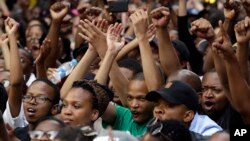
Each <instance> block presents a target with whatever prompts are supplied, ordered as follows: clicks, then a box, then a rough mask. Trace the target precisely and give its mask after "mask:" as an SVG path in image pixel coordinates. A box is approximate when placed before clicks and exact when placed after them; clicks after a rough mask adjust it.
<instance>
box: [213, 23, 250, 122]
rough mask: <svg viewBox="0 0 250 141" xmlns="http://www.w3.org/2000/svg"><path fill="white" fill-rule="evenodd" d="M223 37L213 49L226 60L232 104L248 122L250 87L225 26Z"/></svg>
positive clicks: (249, 114) (249, 116)
mask: <svg viewBox="0 0 250 141" xmlns="http://www.w3.org/2000/svg"><path fill="white" fill-rule="evenodd" d="M220 28H221V34H222V37H220V38H219V39H218V40H217V41H216V42H215V43H214V44H213V50H214V51H215V53H217V54H218V55H220V57H221V58H223V59H224V60H225V64H226V72H227V77H228V83H229V89H230V92H231V98H232V102H231V104H232V106H233V107H234V108H235V109H236V110H237V111H238V112H239V113H240V114H241V116H242V118H243V120H244V122H245V123H246V124H249V123H250V120H249V119H250V112H249V106H250V103H249V101H250V88H249V86H248V84H247V82H246V80H245V78H244V76H243V74H242V72H241V71H240V66H239V63H238V61H237V59H236V57H235V55H234V52H233V50H232V44H231V42H230V39H229V37H228V35H227V34H226V31H225V30H224V28H223V26H220Z"/></svg>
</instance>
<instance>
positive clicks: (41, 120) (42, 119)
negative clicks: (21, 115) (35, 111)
mask: <svg viewBox="0 0 250 141" xmlns="http://www.w3.org/2000/svg"><path fill="white" fill-rule="evenodd" d="M46 120H53V121H56V122H57V123H59V125H60V127H61V128H63V127H65V124H64V122H62V121H61V120H60V119H58V118H56V117H54V116H46V117H42V118H41V119H39V120H38V121H37V122H36V123H35V125H34V127H33V129H35V128H36V127H37V126H38V125H39V124H40V123H41V122H44V121H46Z"/></svg>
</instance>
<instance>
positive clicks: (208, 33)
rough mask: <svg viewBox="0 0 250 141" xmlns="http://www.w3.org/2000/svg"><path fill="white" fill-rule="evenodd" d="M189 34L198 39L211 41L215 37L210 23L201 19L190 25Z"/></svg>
mask: <svg viewBox="0 0 250 141" xmlns="http://www.w3.org/2000/svg"><path fill="white" fill-rule="evenodd" d="M191 32H192V33H193V34H196V36H198V37H200V38H204V39H207V40H208V41H209V40H212V39H213V38H214V36H215V33H214V29H213V27H212V25H211V23H210V22H209V21H208V20H206V19H203V18H200V19H198V20H195V21H194V22H192V23H191Z"/></svg>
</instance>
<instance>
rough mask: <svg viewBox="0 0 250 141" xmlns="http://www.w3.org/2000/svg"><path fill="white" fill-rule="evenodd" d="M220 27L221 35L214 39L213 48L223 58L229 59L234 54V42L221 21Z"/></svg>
mask: <svg viewBox="0 0 250 141" xmlns="http://www.w3.org/2000/svg"><path fill="white" fill-rule="evenodd" d="M219 27H220V32H221V37H219V38H218V39H216V40H215V41H214V43H213V44H212V50H213V51H214V52H215V53H217V54H218V55H219V56H220V57H222V58H223V59H228V58H230V57H232V56H234V51H233V48H232V43H231V41H230V38H229V36H228V34H227V32H226V31H225V29H224V27H223V25H222V22H221V21H220V22H219Z"/></svg>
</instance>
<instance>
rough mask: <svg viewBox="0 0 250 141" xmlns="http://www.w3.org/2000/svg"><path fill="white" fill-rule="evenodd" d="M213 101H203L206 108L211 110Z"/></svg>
mask: <svg viewBox="0 0 250 141" xmlns="http://www.w3.org/2000/svg"><path fill="white" fill-rule="evenodd" d="M214 104H215V103H214V102H211V101H206V102H205V108H206V109H207V110H212V109H213V108H214Z"/></svg>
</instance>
